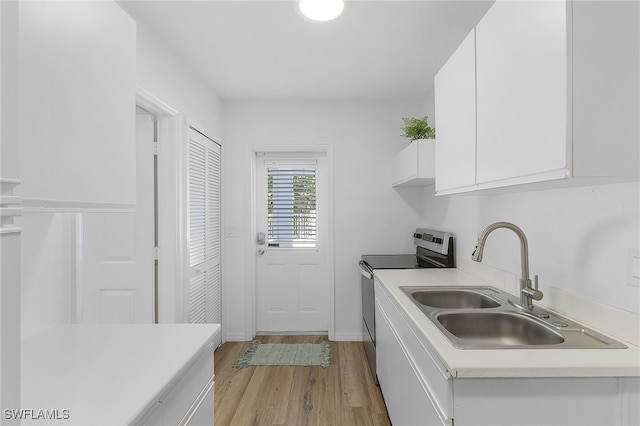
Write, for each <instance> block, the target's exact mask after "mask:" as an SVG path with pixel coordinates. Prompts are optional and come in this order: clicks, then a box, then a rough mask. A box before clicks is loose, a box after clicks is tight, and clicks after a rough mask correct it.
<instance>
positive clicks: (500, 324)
mask: <svg viewBox="0 0 640 426" xmlns="http://www.w3.org/2000/svg"><path fill="white" fill-rule="evenodd" d="M400 289H401V290H402V291H403V292H404V293H406V294H407V296H409V299H411V301H412V302H413V303H414V304H415V305H416V306H418V308H420V310H422V312H423V313H424V314H425V315H426V316H427V318H429V320H431V322H433V324H434V325H435V326H436V327H438V329H440V331H441V332H442V333H443V334H444V335H445V337H447V339H449V341H450V342H451V344H452V345H453V346H455V347H457V348H459V349H517V348H523V349H533V348H554V349H599V348H601V349H619V348H626V346H625V345H623V344H622V343H620V342H617V341H615V340H613V339H611V338H609V337H607V336H604V335H602V334H600V333H598V332H596V331H594V330H590V329H588V328H586V327H584V326H582V325H580V324H578V323H576V322H574V321H571V320H569V319H567V318H564V317H561V316H559V315H556V314H554V313H550V312H546V311H543V310H540V309H539V308H537V307H536V308H534V310H533V311H525V310H522V309H520V308H517V307H515V306H514V303H517V302H518V299H516V298H515V297H513V296H512V295H510V294H509V293H506V292H504V291H502V290H499V289H496V288H494V287H489V286H470V287H400Z"/></svg>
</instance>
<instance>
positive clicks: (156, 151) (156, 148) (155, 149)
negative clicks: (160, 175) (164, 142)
mask: <svg viewBox="0 0 640 426" xmlns="http://www.w3.org/2000/svg"><path fill="white" fill-rule="evenodd" d="M158 154H160V144H159V143H158V142H153V155H158Z"/></svg>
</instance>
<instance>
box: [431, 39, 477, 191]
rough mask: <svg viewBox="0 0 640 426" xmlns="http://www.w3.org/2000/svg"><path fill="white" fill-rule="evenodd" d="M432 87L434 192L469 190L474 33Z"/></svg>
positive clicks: (473, 170) (472, 155) (472, 146)
mask: <svg viewBox="0 0 640 426" xmlns="http://www.w3.org/2000/svg"><path fill="white" fill-rule="evenodd" d="M434 84H435V105H436V129H437V131H438V134H437V136H438V143H437V144H436V172H435V174H436V191H437V192H440V193H442V192H443V191H447V190H455V189H459V190H464V188H465V187H467V188H466V189H467V190H468V189H469V186H473V185H474V184H475V183H476V49H475V30H472V31H471V33H469V35H468V36H467V37H466V38H465V39H464V41H463V42H462V44H460V46H459V47H458V48H457V49H456V51H455V52H454V53H453V55H451V57H450V58H449V60H448V61H447V63H446V64H445V65H444V66H443V67H442V69H440V71H439V72H438V74H437V75H436V77H435V80H434Z"/></svg>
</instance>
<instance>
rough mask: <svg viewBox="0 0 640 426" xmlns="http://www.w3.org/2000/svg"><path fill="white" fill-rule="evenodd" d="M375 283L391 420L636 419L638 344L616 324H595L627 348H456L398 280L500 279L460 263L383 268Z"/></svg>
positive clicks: (462, 282) (460, 282)
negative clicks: (451, 266)
mask: <svg viewBox="0 0 640 426" xmlns="http://www.w3.org/2000/svg"><path fill="white" fill-rule="evenodd" d="M375 281H376V331H378V330H380V333H379V335H378V336H377V351H378V364H377V373H378V379H379V381H380V385H381V388H382V392H383V395H384V397H385V401H386V403H387V408H388V410H389V415H390V418H391V421H392V422H393V423H394V424H399V425H400V424H411V423H415V422H418V423H420V424H445V425H446V424H449V425H450V424H453V422H454V419H455V424H456V425H464V424H473V425H481V424H487V425H489V424H491V425H498V424H531V425H534V424H536V425H542V424H556V425H557V424H563V425H567V424H580V425H588V424H593V425H601V424H618V425H633V424H638V421H639V420H640V419H639V415H638V408H639V403H638V398H639V396H640V351H639V348H638V346H637V344H638V342H637V341H633V342H631V341H628V340H622V339H620V337H619V336H616V335H612V334H611V333H607V331H609V329H610V325H608V324H602V327H595V324H588V325H589V327H592V328H594V329H597V330H598V331H599V332H602V333H603V334H605V335H607V336H608V337H612V338H614V339H616V340H619V341H621V342H622V343H623V344H624V345H625V346H626V348H624V349H547V348H544V349H542V348H532V349H528V348H525V349H523V348H517V349H516V348H505V349H473V350H471V349H458V348H456V347H454V346H453V345H452V344H451V342H450V341H449V340H448V339H447V337H445V335H444V334H443V333H442V332H441V331H440V330H439V329H438V328H437V327H436V326H435V325H434V324H433V323H432V322H431V320H430V319H428V318H427V317H426V316H425V314H424V313H423V312H422V311H421V310H420V309H419V308H418V307H417V306H416V305H415V304H414V303H413V302H412V301H411V300H410V299H409V296H407V294H405V293H404V292H403V291H402V290H401V289H400V287H401V286H474V285H475V286H478V285H480V286H492V285H493V286H495V284H493V283H489V282H486V281H483V280H481V279H479V278H477V277H475V276H473V275H470V274H467V273H465V272H462V271H460V270H458V269H448V270H431V269H428V270H420V269H415V270H377V271H375ZM495 287H497V286H495ZM572 319H573V318H572ZM577 320H578V321H580V320H581V319H577ZM631 326H637V324H631ZM514 422H515V423H514Z"/></svg>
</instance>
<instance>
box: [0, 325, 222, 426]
mask: <svg viewBox="0 0 640 426" xmlns="http://www.w3.org/2000/svg"><path fill="white" fill-rule="evenodd" d="M219 333H220V325H218V324H197V325H196V324H161V325H153V324H135V325H131V324H122V325H79V324H78V325H72V324H64V325H57V326H54V327H51V328H49V329H46V330H44V331H42V332H40V333H38V334H36V335H34V336H32V337H30V338H28V339H25V340H24V341H23V343H22V381H21V385H22V390H21V404H22V406H21V407H15V410H14V411H12V412H9V413H8V412H7V411H6V409H5V412H4V413H3V416H4V417H5V418H6V416H7V415H9V416H13V417H22V422H21V424H60V425H127V424H163V423H164V424H179V423H180V424H188V422H189V420H190V419H191V420H193V423H192V424H200V423H197V422H195V419H200V418H203V419H209V420H210V421H211V423H210V424H213V351H214V349H215V347H214V343H213V341H214V337H215V336H217V335H218V334H219Z"/></svg>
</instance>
